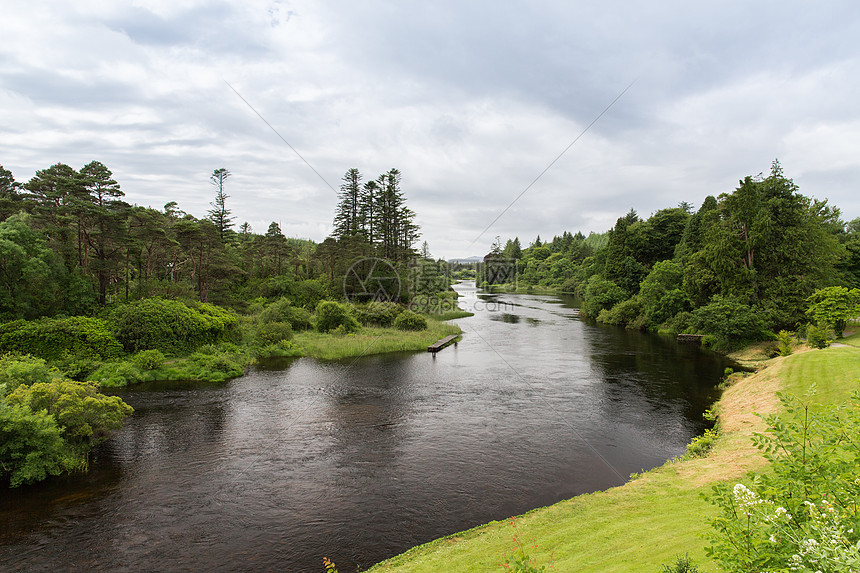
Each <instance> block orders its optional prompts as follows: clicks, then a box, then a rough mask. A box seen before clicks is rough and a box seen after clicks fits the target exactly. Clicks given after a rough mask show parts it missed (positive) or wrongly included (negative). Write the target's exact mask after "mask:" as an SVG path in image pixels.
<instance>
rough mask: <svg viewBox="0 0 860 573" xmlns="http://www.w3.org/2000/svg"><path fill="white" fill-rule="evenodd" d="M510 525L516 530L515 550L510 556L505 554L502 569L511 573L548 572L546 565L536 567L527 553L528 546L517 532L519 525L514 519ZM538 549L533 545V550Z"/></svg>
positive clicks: (511, 519) (514, 538)
mask: <svg viewBox="0 0 860 573" xmlns="http://www.w3.org/2000/svg"><path fill="white" fill-rule="evenodd" d="M510 524H511V528H512V529H513V530H514V534H513V544H514V549H513V551H512V552H511V554H510V555H508V553H507V552H505V560H504V562H502V563H501V564H500V566H501V567H502V569H504V570H505V571H506V572H510V573H541V572H543V571H546V565H541V566H537V565H535V562H534V559H532V558H531V557H530V556H529V554H528V552H527V551H526V544H525V542H524V541H523V539H522V536H521V535H520V533H519V531H517V523H516V520H514V518H513V517H512V518H510ZM536 548H537V545H535V544H534V543H532V545H531V549H536Z"/></svg>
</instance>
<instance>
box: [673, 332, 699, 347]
mask: <svg viewBox="0 0 860 573" xmlns="http://www.w3.org/2000/svg"><path fill="white" fill-rule="evenodd" d="M704 336H705V335H704V334H679V335H678V343H679V344H698V345H699V346H701V344H702V338H704Z"/></svg>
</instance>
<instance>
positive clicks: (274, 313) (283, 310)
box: [260, 297, 313, 330]
mask: <svg viewBox="0 0 860 573" xmlns="http://www.w3.org/2000/svg"><path fill="white" fill-rule="evenodd" d="M260 321H261V322H264V323H266V322H288V323H290V326H292V328H293V330H308V329H310V328H313V317H312V315H311V313H310V312H308V311H307V310H306V309H304V308H302V307H297V306H293V305H292V303H291V302H290V299H289V298H287V297H281V298H279V299H278V300H276V301H275V302H273V303H271V304H270V305H268V306H267V307H266V308H265V309H263V311H262V312H260Z"/></svg>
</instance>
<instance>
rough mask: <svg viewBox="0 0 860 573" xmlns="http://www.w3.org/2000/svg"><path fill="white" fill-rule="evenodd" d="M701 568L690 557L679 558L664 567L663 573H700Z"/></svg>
mask: <svg viewBox="0 0 860 573" xmlns="http://www.w3.org/2000/svg"><path fill="white" fill-rule="evenodd" d="M698 571H699V567H698V566H697V565H696V564H695V563H693V561H692V560H691V559H690V556H689V555H684V556H683V557H678V558H677V559H675V561H673V562H672V563H671V564H669V565H663V573H698Z"/></svg>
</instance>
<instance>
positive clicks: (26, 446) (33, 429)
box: [0, 401, 76, 487]
mask: <svg viewBox="0 0 860 573" xmlns="http://www.w3.org/2000/svg"><path fill="white" fill-rule="evenodd" d="M75 465H76V460H75V456H74V455H73V453H72V452H71V451H70V450H69V448H68V447H67V446H66V443H65V442H64V441H63V438H62V436H61V434H60V428H59V427H58V426H57V422H56V420H54V417H53V416H51V415H50V414H49V413H48V412H45V411H36V412H33V411H32V410H30V409H29V408H27V407H26V406H21V405H17V406H9V405H7V404H5V403H3V402H2V401H0V476H2V477H4V478H7V479H8V480H9V485H10V486H11V487H18V486H19V485H21V484H27V483H33V482H37V481H41V480H43V479H45V478H46V477H48V476H49V475H59V474H61V473H63V472H64V471H67V470H70V469H72V468H73V467H74V466H75Z"/></svg>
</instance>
